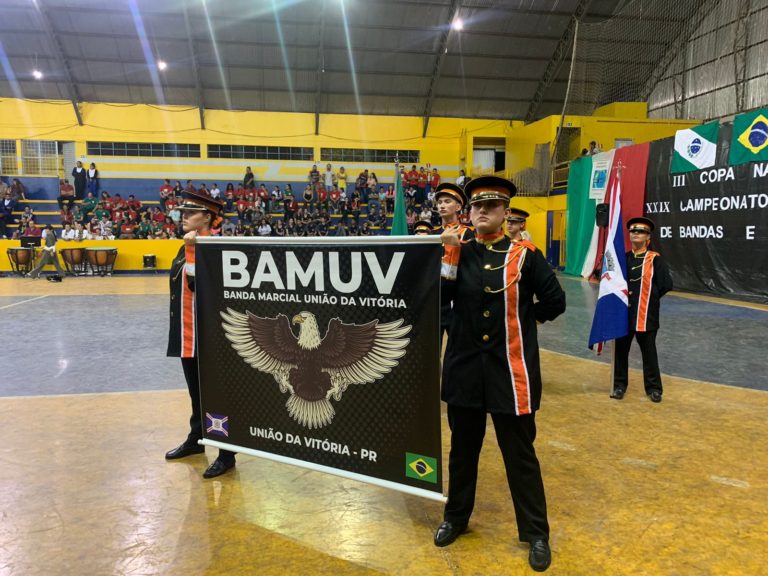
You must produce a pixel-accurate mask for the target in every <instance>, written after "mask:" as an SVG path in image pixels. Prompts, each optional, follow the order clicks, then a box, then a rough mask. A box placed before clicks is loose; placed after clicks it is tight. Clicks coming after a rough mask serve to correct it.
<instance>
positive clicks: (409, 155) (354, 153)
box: [320, 148, 419, 164]
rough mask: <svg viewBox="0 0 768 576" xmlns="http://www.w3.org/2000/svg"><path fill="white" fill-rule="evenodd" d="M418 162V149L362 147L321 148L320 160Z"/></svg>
mask: <svg viewBox="0 0 768 576" xmlns="http://www.w3.org/2000/svg"><path fill="white" fill-rule="evenodd" d="M396 158H397V159H398V160H399V161H400V164H418V163H419V151H418V150H366V149H362V148H321V149H320V161H321V162H369V163H372V164H373V163H375V164H394V162H395V159H396Z"/></svg>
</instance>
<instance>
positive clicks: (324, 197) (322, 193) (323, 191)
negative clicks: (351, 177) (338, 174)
mask: <svg viewBox="0 0 768 576" xmlns="http://www.w3.org/2000/svg"><path fill="white" fill-rule="evenodd" d="M332 189H333V184H332V185H331V187H330V188H326V187H325V186H321V187H320V190H318V191H317V209H318V210H328V190H332Z"/></svg>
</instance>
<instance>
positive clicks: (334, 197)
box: [331, 188, 341, 202]
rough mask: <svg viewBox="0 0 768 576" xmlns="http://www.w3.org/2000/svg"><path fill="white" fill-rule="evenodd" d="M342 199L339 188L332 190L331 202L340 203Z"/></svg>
mask: <svg viewBox="0 0 768 576" xmlns="http://www.w3.org/2000/svg"><path fill="white" fill-rule="evenodd" d="M339 198H341V191H340V190H339V189H338V188H334V189H333V190H331V202H338V201H339Z"/></svg>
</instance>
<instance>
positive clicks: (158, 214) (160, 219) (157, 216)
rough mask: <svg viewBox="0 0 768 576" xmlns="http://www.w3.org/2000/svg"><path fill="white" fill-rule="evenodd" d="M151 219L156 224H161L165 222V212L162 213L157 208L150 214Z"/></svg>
mask: <svg viewBox="0 0 768 576" xmlns="http://www.w3.org/2000/svg"><path fill="white" fill-rule="evenodd" d="M152 220H154V221H155V222H157V223H158V224H162V223H163V222H165V214H163V213H162V212H160V210H158V211H157V212H155V213H154V214H153V215H152Z"/></svg>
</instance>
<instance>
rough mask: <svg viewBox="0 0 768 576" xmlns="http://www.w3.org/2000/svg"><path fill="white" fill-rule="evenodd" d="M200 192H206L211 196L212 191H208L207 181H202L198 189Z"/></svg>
mask: <svg viewBox="0 0 768 576" xmlns="http://www.w3.org/2000/svg"><path fill="white" fill-rule="evenodd" d="M197 191H198V192H200V193H202V194H205V195H206V196H210V195H211V193H210V192H209V191H208V188H206V186H205V182H200V186H199V187H198V189H197Z"/></svg>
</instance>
